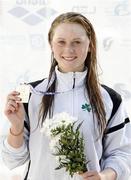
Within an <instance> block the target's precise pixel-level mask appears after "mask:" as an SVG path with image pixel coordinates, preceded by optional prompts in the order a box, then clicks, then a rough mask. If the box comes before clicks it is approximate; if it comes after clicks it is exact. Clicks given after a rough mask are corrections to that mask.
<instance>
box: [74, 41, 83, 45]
mask: <svg viewBox="0 0 131 180" xmlns="http://www.w3.org/2000/svg"><path fill="white" fill-rule="evenodd" d="M80 44H81V42H80V41H74V42H73V45H74V46H78V45H80Z"/></svg>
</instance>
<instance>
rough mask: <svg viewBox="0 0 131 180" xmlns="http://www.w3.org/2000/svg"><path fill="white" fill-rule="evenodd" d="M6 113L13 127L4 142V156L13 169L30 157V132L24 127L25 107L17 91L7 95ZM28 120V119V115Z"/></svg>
mask: <svg viewBox="0 0 131 180" xmlns="http://www.w3.org/2000/svg"><path fill="white" fill-rule="evenodd" d="M5 115H6V116H7V118H8V120H9V121H10V124H11V127H10V131H9V133H8V137H7V138H6V139H5V140H4V142H3V149H2V157H3V160H4V162H5V164H6V165H7V166H8V167H9V168H10V169H12V168H15V167H17V166H19V165H22V164H23V163H24V162H25V161H26V160H27V159H28V158H29V152H28V136H29V132H28V131H27V129H26V128H24V119H25V112H24V107H23V104H22V103H21V102H20V99H19V97H18V93H16V92H15V91H14V92H12V93H11V94H9V96H8V97H7V103H6V106H5ZM26 121H28V119H27V117H26Z"/></svg>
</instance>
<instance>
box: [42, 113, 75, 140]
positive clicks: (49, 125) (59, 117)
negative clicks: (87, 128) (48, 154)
mask: <svg viewBox="0 0 131 180" xmlns="http://www.w3.org/2000/svg"><path fill="white" fill-rule="evenodd" d="M74 121H76V118H75V117H73V116H70V115H69V114H68V113H66V112H62V113H58V114H56V115H54V117H53V118H52V119H48V118H47V119H46V120H45V121H44V122H43V126H42V128H41V130H40V131H41V132H42V133H44V134H45V135H47V136H48V137H50V136H51V130H52V129H55V128H56V127H61V126H62V125H65V126H67V125H68V124H70V123H72V122H74Z"/></svg>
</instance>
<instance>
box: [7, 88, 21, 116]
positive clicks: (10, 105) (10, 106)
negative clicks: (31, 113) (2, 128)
mask: <svg viewBox="0 0 131 180" xmlns="http://www.w3.org/2000/svg"><path fill="white" fill-rule="evenodd" d="M18 95H19V93H18V92H16V91H13V92H12V93H10V94H9V95H8V96H7V102H6V106H5V111H4V112H5V115H8V114H10V113H13V112H15V111H17V110H18V108H19V103H21V98H20V97H18Z"/></svg>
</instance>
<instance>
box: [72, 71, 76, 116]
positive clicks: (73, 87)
mask: <svg viewBox="0 0 131 180" xmlns="http://www.w3.org/2000/svg"><path fill="white" fill-rule="evenodd" d="M75 81H76V77H75V72H73V86H72V89H73V92H72V93H73V94H72V115H73V116H74V96H75V94H74V93H75V92H74V89H75Z"/></svg>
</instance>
